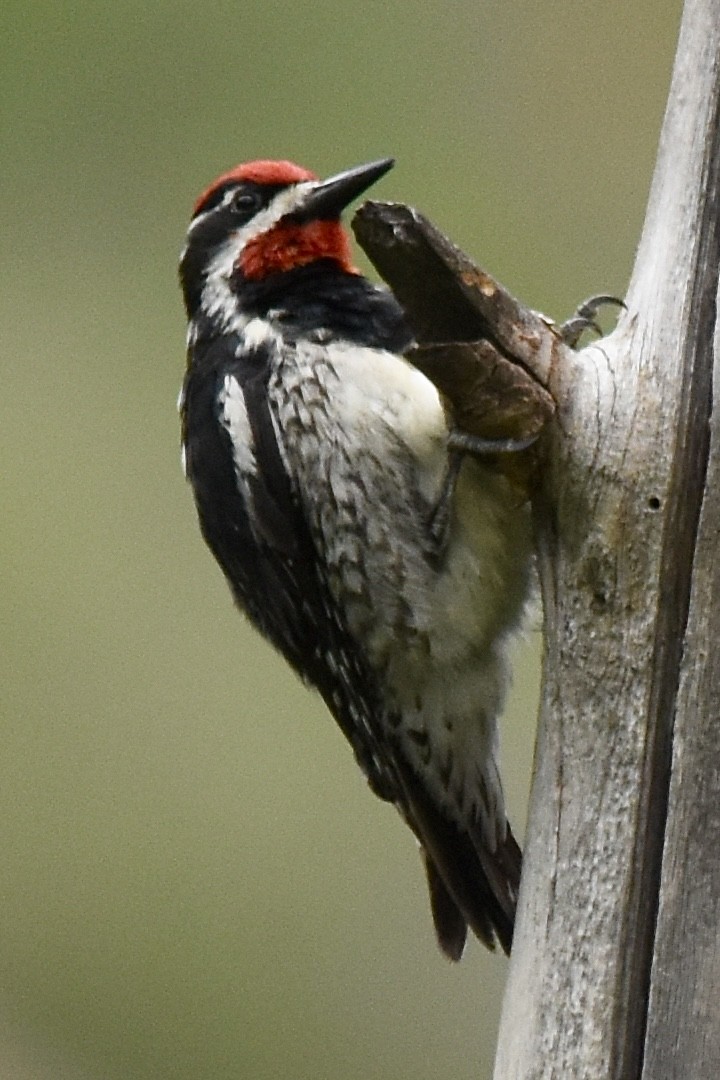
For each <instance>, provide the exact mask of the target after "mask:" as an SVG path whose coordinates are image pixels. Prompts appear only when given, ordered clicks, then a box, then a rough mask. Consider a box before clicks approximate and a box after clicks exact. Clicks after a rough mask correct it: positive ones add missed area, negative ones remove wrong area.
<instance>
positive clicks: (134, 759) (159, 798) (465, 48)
mask: <svg viewBox="0 0 720 1080" xmlns="http://www.w3.org/2000/svg"><path fill="white" fill-rule="evenodd" d="M679 11H680V3H679V0H672V2H670V0H637V2H635V3H632V4H627V3H624V2H620V0H615V2H611V3H607V4H599V3H597V2H596V0H581V2H579V0H554V2H550V3H538V2H537V0H485V2H478V0H472V2H456V3H450V4H443V5H440V4H431V3H427V2H426V3H422V2H406V3H397V4H391V3H388V2H387V0H384V2H379V0H365V2H362V3H348V2H347V0H334V2H332V3H330V2H328V0H313V2H308V0H299V2H296V3H289V2H284V3H283V2H276V0H245V2H242V0H240V2H234V3H218V2H209V3H206V4H204V5H197V4H190V3H184V2H178V3H167V2H164V0H155V2H154V3H153V4H148V3H147V2H146V0H142V2H131V0H125V2H123V0H119V2H115V3H112V4H110V3H101V2H96V3H92V2H87V0H86V2H84V3H83V2H80V3H76V4H68V3H62V2H61V3H57V2H56V3H52V4H51V3H47V2H42V0H36V2H35V3H33V4H27V3H17V2H14V0H5V3H4V4H3V7H2V12H1V13H0V52H1V55H0V83H1V86H2V106H1V113H2V181H1V183H2V185H3V188H4V190H3V194H2V217H3V222H4V224H3V243H2V260H3V263H4V266H3V271H2V291H1V297H0V305H1V307H2V313H1V316H0V341H1V342H2V368H1V376H0V379H1V387H2V392H1V394H0V452H1V454H2V475H3V527H2V530H1V535H0V551H1V554H2V567H3V570H2V575H3V583H2V608H1V610H2V635H1V639H0V707H1V710H2V755H1V758H2V761H1V764H0V820H1V825H0V865H1V866H2V874H1V877H0V1077H1V1078H2V1080H5V1078H6V1077H7V1078H9V1080H16V1078H18V1080H58V1078H61V1080H66V1078H67V1080H75V1078H77V1080H101V1078H102V1080H118V1078H123V1080H150V1078H161V1080H162V1078H166V1077H167V1078H172V1080H191V1078H199V1077H202V1078H209V1080H215V1078H217V1080H225V1078H228V1080H229V1078H243V1080H244V1078H253V1080H264V1078H273V1080H306V1078H307V1080H310V1078H313V1080H314V1078H318V1077H322V1078H325V1077H337V1078H340V1080H361V1078H362V1080H368V1078H373V1080H374V1078H376V1077H378V1078H379V1077H387V1078H392V1080H404V1078H406V1077H407V1078H410V1077H412V1078H413V1080H430V1078H433V1080H435V1078H437V1077H438V1076H443V1077H453V1080H470V1078H477V1077H486V1076H489V1074H490V1069H491V1061H492V1053H493V1043H494V1038H495V1030H496V1025H497V1018H498V1011H499V1006H500V999H501V994H502V987H503V980H504V977H505V971H506V962H505V961H504V959H503V958H501V957H497V956H495V957H493V956H490V955H489V954H487V953H485V952H483V951H481V950H480V948H478V947H476V946H471V947H470V949H469V950H468V953H467V955H466V958H465V960H464V961H463V963H462V965H461V966H460V967H458V968H451V967H450V966H449V965H448V964H447V963H445V962H444V961H443V959H442V958H441V957H440V955H439V954H438V952H437V950H436V947H435V945H434V942H433V937H432V932H431V925H430V918H429V914H428V911H427V903H426V897H425V891H424V883H423V880H422V875H421V872H420V866H419V861H418V858H417V855H416V852H415V850H414V847H413V844H412V841H411V839H410V836H409V834H408V833H407V832H406V830H405V829H404V827H403V826H402V825H401V823H400V822H399V820H397V819H396V817H395V815H394V814H393V812H392V811H391V810H390V809H389V808H387V807H385V806H383V805H381V804H380V803H379V802H378V801H377V800H375V799H373V798H371V796H370V795H369V793H368V792H367V790H366V787H365V784H364V782H363V780H362V778H361V776H360V774H359V772H358V771H357V769H356V767H355V765H354V763H353V761H352V758H351V754H350V753H349V751H348V750H347V748H346V746H345V744H344V743H343V740H342V738H341V736H340V735H339V733H338V732H337V731H336V729H335V727H334V725H333V723H332V722H331V720H330V719H329V717H328V716H327V715H326V714H325V711H324V709H323V708H322V707H321V705H320V703H319V701H318V700H317V699H315V698H314V697H313V696H312V695H310V694H308V693H306V692H305V691H304V690H303V689H302V688H301V687H300V686H299V684H298V683H297V682H296V680H295V679H294V678H293V677H292V676H291V675H290V674H289V673H288V671H286V669H285V667H284V666H283V664H282V662H280V661H279V660H278V659H277V658H276V657H275V656H274V655H273V654H272V653H271V652H270V650H269V649H268V647H266V646H265V645H264V644H263V643H262V642H261V641H259V640H258V639H257V638H256V637H255V636H254V635H253V634H252V633H251V632H250V631H249V630H248V628H247V627H246V626H245V625H244V623H243V621H242V619H241V618H239V617H238V615H237V614H236V613H235V612H234V610H233V608H232V605H231V603H230V600H229V597H228V595H227V592H226V589H225V586H224V583H223V581H222V579H221V575H220V574H219V572H218V571H217V570H216V568H215V566H214V564H213V562H212V560H211V558H210V556H209V554H208V553H207V552H206V551H205V550H204V548H203V545H202V542H201V540H200V537H199V534H198V530H197V528H196V523H195V518H194V511H193V507H192V503H191V498H190V493H189V491H187V490H186V488H185V484H184V482H183V480H182V478H181V474H180V468H179V455H178V431H177V419H176V415H175V398H176V394H177V390H178V386H179V383H180V379H181V374H182V370H183V365H184V359H183V342H184V324H183V315H182V311H181V305H180V297H179V294H178V290H177V287H176V278H175V263H176V257H177V253H178V252H179V249H180V247H181V244H182V240H183V234H184V229H185V225H186V221H187V217H188V213H189V208H190V206H191V204H192V201H193V199H194V197H195V195H196V194H197V193H198V191H199V190H200V189H201V188H202V187H203V186H204V185H205V184H206V183H207V182H208V181H210V180H211V179H212V178H213V177H214V175H215V174H216V173H217V172H219V171H221V170H223V169H225V168H227V167H229V166H230V165H232V164H234V163H235V162H236V161H239V160H243V159H246V158H248V157H259V156H282V157H290V158H293V159H296V160H298V161H300V162H301V163H303V164H306V165H308V166H310V167H312V168H314V169H316V170H317V171H318V172H320V173H321V174H325V173H329V172H331V171H337V170H339V169H342V168H345V167H347V166H350V165H354V164H357V163H360V162H363V161H365V160H368V159H371V158H375V157H379V156H382V155H386V154H393V155H395V156H396V157H397V159H398V165H397V168H396V169H395V171H394V172H393V173H391V174H390V175H389V176H388V177H387V178H386V179H385V180H384V181H383V182H382V185H381V186H379V187H378V189H377V190H376V191H375V192H373V195H374V197H378V198H392V199H398V200H402V201H407V202H411V203H413V204H415V205H417V206H419V207H420V208H421V209H422V210H423V211H425V212H426V213H427V214H428V215H429V216H430V217H431V218H432V219H434V220H435V221H436V222H437V223H438V224H439V225H440V226H441V227H442V228H443V229H444V230H446V231H447V232H448V233H449V234H450V235H451V236H452V237H453V238H454V239H455V240H456V241H457V242H458V243H459V244H460V245H461V246H462V247H464V248H465V250H467V251H468V252H470V253H472V254H473V255H474V256H475V257H476V258H477V259H478V260H479V261H480V262H481V263H482V264H483V265H485V266H486V267H488V268H489V269H490V270H491V271H493V272H494V273H496V274H497V275H498V276H499V277H500V278H501V280H503V281H504V282H505V283H506V284H507V285H508V286H509V287H510V288H511V289H513V290H514V291H515V292H516V293H517V294H518V295H519V296H521V297H522V298H523V299H524V300H526V301H527V302H529V303H530V304H532V305H534V306H536V307H539V308H541V309H543V310H545V311H547V312H549V313H552V314H554V315H557V316H560V317H563V316H565V315H567V314H569V312H570V311H571V310H572V308H573V307H574V305H575V303H576V301H578V300H579V299H581V298H583V297H584V296H585V295H587V294H588V293H591V292H593V291H606V290H607V291H610V292H616V293H619V294H620V295H622V293H623V290H624V288H625V285H626V282H627V279H628V275H629V272H630V268H631V265H632V259H633V252H634V247H635V244H636V242H637V238H638V235H639V230H640V227H641V224H642V218H643V211H644V204H645V199H646V195H647V189H648V185H649V181H650V177H651V172H652V166H653V161H654V155H655V146H656V140H657V134H658V129H659V124H660V121H661V117H662V111H663V107H664V100H665V94H666V89H667V84H668V80H669V74H670V68H671V62H672V54H673V50H674V44H675V37H676V32H677V24H678V18H679ZM538 653H539V634H538V633H537V631H535V632H534V633H531V634H530V637H529V640H528V642H527V644H526V645H525V646H524V647H523V648H522V649H521V650H520V653H519V659H518V664H517V672H516V676H515V684H514V689H513V694H512V699H511V702H510V705H509V709H508V716H507V718H506V721H505V723H504V726H503V748H504V749H503V754H504V771H505V776H506V777H507V789H508V798H509V803H510V808H511V817H512V819H513V821H514V822H515V824H516V830H517V831H518V832H519V833H522V829H523V824H524V815H525V803H526V795H527V789H528V784H529V776H530V768H531V758H532V744H533V734H534V722H535V708H536V696H537V681H538Z"/></svg>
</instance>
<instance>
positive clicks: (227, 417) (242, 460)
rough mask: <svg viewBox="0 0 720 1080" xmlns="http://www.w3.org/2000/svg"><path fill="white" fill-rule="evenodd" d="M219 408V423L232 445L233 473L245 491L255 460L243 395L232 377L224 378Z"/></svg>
mask: <svg viewBox="0 0 720 1080" xmlns="http://www.w3.org/2000/svg"><path fill="white" fill-rule="evenodd" d="M220 406H221V410H222V411H221V423H222V425H223V427H224V428H225V430H226V431H227V433H228V435H229V436H230V441H231V443H232V448H233V461H234V463H235V472H236V473H237V476H238V480H239V481H240V482H241V485H242V487H243V489H245V487H246V485H247V480H248V477H251V476H256V475H257V459H256V457H255V442H254V439H253V434H252V428H251V427H250V417H249V416H248V411H247V405H246V404H245V395H244V394H243V391H242V387H241V386H240V383H239V382H238V381H237V379H236V378H235V376H234V375H226V376H225V381H224V383H223V388H222V391H221V393H220Z"/></svg>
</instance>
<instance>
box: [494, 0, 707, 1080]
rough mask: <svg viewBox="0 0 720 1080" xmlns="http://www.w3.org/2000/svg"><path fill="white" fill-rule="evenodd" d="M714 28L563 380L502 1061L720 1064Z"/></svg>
mask: <svg viewBox="0 0 720 1080" xmlns="http://www.w3.org/2000/svg"><path fill="white" fill-rule="evenodd" d="M719 49H720V4H718V2H717V0H689V2H688V3H687V5H686V10H685V15H684V20H683V28H682V32H681V38H680V44H679V50H678V59H677V63H676V68H675V74H674V78H673V85H672V89H671V95H670V101H669V105H668V111H667V114H666V118H665V123H664V127H663V135H662V141H661V149H660V155H659V158H658V165H657V169H656V175H655V179H654V183H653V190H652V194H651V199H650V205H649V208H648V215H647V219H646V224H645V229H644V232H643V239H642V243H641V246H640V250H639V253H638V260H637V263H636V269H635V272H634V275H633V282H632V285H631V288H630V292H629V297H628V308H629V311H628V314H627V316H626V317H625V318H623V319H622V320H621V323H620V326H619V327H618V330H617V331H616V332H615V334H613V335H612V337H611V338H608V339H606V340H605V341H603V342H601V343H599V344H597V345H594V346H592V347H590V348H588V349H586V350H584V351H583V353H582V354H580V355H579V356H578V357H577V358H576V361H575V363H574V365H570V364H566V365H563V366H561V367H560V368H558V369H557V370H556V371H555V372H554V376H555V377H554V380H553V382H552V385H551V389H552V391H553V394H554V396H555V398H556V401H557V402H558V405H559V430H560V433H559V434H558V438H557V443H556V447H555V450H554V452H553V453H552V454H551V455H550V461H551V467H550V470H549V472H548V477H547V478H548V484H547V491H546V493H545V499H544V506H541V508H540V510H539V513H538V523H539V535H540V538H541V574H542V580H543V597H544V604H545V615H546V655H545V685H544V692H543V704H542V711H541V720H540V728H539V734H538V746H537V755H536V775H535V779H534V784H533V795H532V803H531V812H530V821H529V829H528V836H527V840H526V863H525V870H524V875H523V885H522V889H521V900H520V913H519V923H518V928H517V931H516V936H515V944H514V949H513V956H512V961H511V968H510V977H509V983H508V989H507V994H506V999H505V1003H504V1010H503V1021H502V1027H501V1035H500V1044H499V1049H498V1057H497V1063H496V1071H495V1078H496V1080H520V1078H522V1080H529V1078H540V1077H556V1078H558V1080H560V1078H562V1080H568V1078H571V1077H572V1080H583V1078H586V1080H603V1078H613V1080H633V1078H638V1077H640V1076H642V1077H643V1080H667V1078H673V1077H693V1078H695V1077H714V1076H718V1075H720V1034H719V1032H720V938H719V932H718V923H719V916H718V897H719V896H720V812H719V810H718V807H719V806H720V782H719V776H718V771H719V761H720V754H719V751H720V718H719V715H718V713H719V712H720V710H719V709H718V704H719V697H720V674H718V664H717V663H716V661H715V654H716V652H717V644H716V643H717V640H718V636H719V635H720V610H719V606H718V597H719V595H720V594H719V592H718V589H716V588H715V586H716V583H717V582H718V574H719V572H720V571H719V570H718V563H719V562H720V552H717V548H718V538H719V531H720V516H719V515H720V506H719V505H718V494H717V492H718V487H717V485H718V480H720V476H719V475H718V468H719V466H718V463H717V461H716V459H715V458H716V454H717V451H716V447H715V444H714V443H713V446H712V455H713V456H712V458H711V461H710V465H709V468H708V453H709V439H708V432H709V426H708V421H709V417H710V415H711V409H712V408H713V393H714V394H715V397H716V398H717V400H716V401H715V402H714V408H715V413H714V415H715V416H717V410H718V408H720V393H719V392H718V384H717V382H716V383H715V384H714V385H715V389H714V390H713V341H714V336H715V322H716V310H717V309H716V305H717V292H718V259H719V237H720V222H719V221H718V214H719V213H720V189H719V186H718V169H719V166H720V151H719V147H718V108H719V106H718V54H719ZM706 470H707V471H706ZM691 590H692V599H691ZM678 687H679V692H678Z"/></svg>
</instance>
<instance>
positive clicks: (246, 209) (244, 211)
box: [230, 189, 260, 218]
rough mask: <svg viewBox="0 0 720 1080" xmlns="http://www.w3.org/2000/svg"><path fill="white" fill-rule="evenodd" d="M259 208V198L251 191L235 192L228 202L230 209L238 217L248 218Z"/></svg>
mask: <svg viewBox="0 0 720 1080" xmlns="http://www.w3.org/2000/svg"><path fill="white" fill-rule="evenodd" d="M259 208H260V196H259V195H257V194H255V193H254V192H252V191H243V190H242V189H241V190H240V191H236V192H235V194H234V195H233V197H232V199H231V200H230V209H231V210H232V211H233V212H234V213H236V214H237V215H238V217H244V218H250V217H252V215H253V214H254V213H255V211H256V210H258V209H259Z"/></svg>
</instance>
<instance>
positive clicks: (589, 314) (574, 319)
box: [556, 293, 626, 349]
mask: <svg viewBox="0 0 720 1080" xmlns="http://www.w3.org/2000/svg"><path fill="white" fill-rule="evenodd" d="M606 304H615V305H616V306H617V307H621V308H625V307H626V305H625V302H624V301H623V300H620V299H619V298H618V297H617V296H608V295H607V294H605V293H601V294H600V295H599V296H590V297H588V299H587V300H584V301H583V302H582V304H580V305H579V306H578V307H577V309H576V310H575V313H574V314H573V315H571V317H570V318H569V319H566V320H565V322H563V323H560V325H559V326H558V327H557V328H556V329H557V333H558V334H559V336H560V338H561V339H562V341H563V343H564V344H565V345H569V347H570V348H571V349H574V348H576V347H577V344H578V342H579V341H580V338H581V337H582V335H583V334H584V333H585V331H586V330H594V331H595V333H596V334H597V335H598V336H599V337H602V336H603V332H602V328H601V327H600V324H599V323H598V321H597V319H596V318H595V316H596V315H597V313H598V311H599V310H600V308H601V307H604V306H605V305H606Z"/></svg>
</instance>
